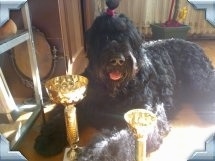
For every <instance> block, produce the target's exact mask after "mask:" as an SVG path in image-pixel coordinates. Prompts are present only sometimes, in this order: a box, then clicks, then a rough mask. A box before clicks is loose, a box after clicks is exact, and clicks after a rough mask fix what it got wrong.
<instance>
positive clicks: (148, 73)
mask: <svg viewBox="0 0 215 161" xmlns="http://www.w3.org/2000/svg"><path fill="white" fill-rule="evenodd" d="M107 5H108V10H107V12H105V13H103V14H102V15H100V16H98V17H97V18H96V19H95V21H94V23H93V25H92V27H91V28H90V29H89V31H88V33H87V56H88V59H89V65H88V67H87V69H86V71H85V73H84V76H86V77H87V78H88V79H89V85H88V89H87V95H86V97H85V98H84V100H83V101H82V102H81V103H80V104H78V105H77V116H78V124H79V127H80V128H83V127H85V126H87V125H90V126H94V127H96V128H100V129H101V128H108V129H113V127H116V128H117V130H119V129H121V128H125V127H126V123H125V121H124V119H123V115H124V113H125V112H127V111H128V110H131V109H134V108H144V109H147V110H150V111H152V112H153V113H155V114H156V115H157V117H158V121H157V125H156V127H155V129H154V131H152V133H151V134H149V136H148V140H147V152H148V153H150V152H151V151H154V150H156V149H157V148H159V146H160V144H161V143H162V138H163V137H164V136H165V135H166V134H168V132H169V124H168V120H169V119H170V118H171V117H172V116H174V113H175V111H177V109H176V107H177V106H178V105H179V104H180V103H181V102H185V101H186V102H187V101H189V102H192V103H195V101H197V100H199V98H202V101H206V102H210V101H211V102H212V98H210V96H211V95H212V93H211V91H213V90H214V87H215V85H214V81H215V79H214V78H215V77H214V69H213V67H212V65H211V63H210V61H209V60H208V58H207V57H206V56H205V55H204V53H203V51H202V49H201V48H200V47H199V46H198V45H196V44H194V43H192V42H188V41H184V40H177V39H170V40H162V41H154V42H144V41H143V39H142V37H141V36H140V35H139V33H138V31H137V29H136V28H135V27H134V25H133V24H132V22H131V21H130V20H129V19H128V18H127V17H126V16H125V15H122V14H119V15H118V14H115V13H114V11H113V9H115V8H116V7H117V6H118V0H115V1H113V0H109V1H107ZM194 93H195V95H194ZM187 98H189V99H187ZM59 109H63V108H59ZM59 109H58V110H59ZM63 117H64V116H63V112H62V114H61V115H60V117H59V118H58V117H55V120H56V122H58V123H54V122H55V121H52V123H50V124H49V123H48V124H47V125H46V126H45V127H44V128H43V129H42V132H41V135H40V136H39V137H38V138H37V140H36V144H35V149H36V150H37V151H38V152H39V153H41V154H44V155H52V154H55V153H57V152H59V151H61V150H62V149H63V148H64V146H66V135H65V125H64V121H63V119H62V118H63ZM60 120H61V121H62V124H60V123H59V121H60ZM50 127H51V128H50ZM46 129H48V130H46ZM50 129H52V131H51V130H50ZM59 129H61V132H60V133H59V132H57V130H59ZM122 133H123V130H122V131H121V132H120V131H119V132H116V133H115V135H117V136H118V140H115V141H111V139H110V138H111V137H112V136H113V135H114V134H112V133H110V134H109V133H107V132H106V133H105V134H104V135H103V136H102V137H100V139H99V140H104V139H105V138H109V141H110V144H109V145H108V146H105V147H106V148H104V149H103V150H105V151H103V152H101V153H100V152H99V151H97V152H96V151H95V149H96V148H95V147H96V143H97V142H98V140H97V141H94V142H93V143H92V144H91V145H90V146H89V147H88V148H87V149H86V150H85V151H84V153H83V155H81V156H80V159H79V160H101V158H100V157H101V156H102V154H103V153H104V152H105V153H109V154H107V155H105V156H106V158H105V157H104V156H103V158H102V160H123V158H122V157H124V156H122V155H120V154H122V151H121V152H119V153H118V154H116V155H113V154H112V152H113V151H115V152H116V150H113V149H118V150H119V147H125V148H126V150H127V151H129V152H130V153H132V152H133V150H134V149H133V147H134V145H133V143H134V141H133V137H132V136H131V134H130V133H129V132H128V131H124V133H123V135H122ZM55 134H57V135H58V136H56V135H55ZM101 138H102V139H101ZM123 138H126V140H127V141H123ZM107 140H108V139H106V141H107ZM59 142H60V143H61V144H59ZM56 144H57V145H56ZM119 144H121V145H119ZM122 144H123V145H122ZM128 144H129V145H131V146H127V147H126V145H128ZM111 149H112V150H111ZM88 154H89V155H88ZM86 156H88V157H87V158H86ZM128 156H129V157H131V158H127V159H126V158H124V160H132V157H133V155H128ZM111 157H112V158H111ZM92 158H93V159H92ZM96 158H97V159H96ZM133 159H134V158H133Z"/></svg>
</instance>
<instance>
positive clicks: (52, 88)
mask: <svg viewBox="0 0 215 161" xmlns="http://www.w3.org/2000/svg"><path fill="white" fill-rule="evenodd" d="M87 84H88V79H87V78H85V77H83V76H80V75H63V76H58V77H55V78H52V79H50V80H48V81H46V83H45V88H46V90H47V93H48V95H49V97H50V100H51V101H52V102H54V103H57V104H59V103H61V104H63V105H64V106H65V109H64V113H65V122H66V131H67V140H68V142H69V144H70V150H69V151H68V152H67V157H68V159H69V160H71V161H74V160H76V159H77V155H78V152H79V148H78V145H77V143H78V141H79V134H78V125H77V119H76V107H75V104H76V103H77V102H79V101H81V100H82V99H83V98H84V96H85V91H86V88H87Z"/></svg>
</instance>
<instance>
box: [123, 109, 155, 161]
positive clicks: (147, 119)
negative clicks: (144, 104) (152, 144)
mask: <svg viewBox="0 0 215 161" xmlns="http://www.w3.org/2000/svg"><path fill="white" fill-rule="evenodd" d="M124 119H125V121H126V122H127V124H128V127H129V128H130V130H131V131H132V133H133V135H134V137H135V153H136V154H135V157H136V158H135V160H136V161H146V160H147V158H146V140H147V137H148V133H149V131H151V130H152V128H154V126H155V125H156V123H157V117H156V115H155V114H153V113H152V112H151V111H148V110H145V109H133V110H130V111H128V112H126V113H125V114H124Z"/></svg>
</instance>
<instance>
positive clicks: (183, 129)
mask: <svg viewBox="0 0 215 161" xmlns="http://www.w3.org/2000/svg"><path fill="white" fill-rule="evenodd" d="M197 43H199V44H200V45H201V46H202V47H203V48H204V50H205V51H206V54H207V55H208V57H209V58H210V59H211V60H212V61H213V62H214V63H215V41H200V42H197ZM213 121H214V122H215V118H214V120H213ZM170 124H171V126H172V128H171V131H170V133H169V135H167V136H166V137H165V138H164V141H163V144H162V145H161V147H160V148H159V150H157V151H155V152H154V153H152V154H151V155H150V156H149V158H148V161H158V160H165V161H173V160H174V161H186V160H187V159H188V158H189V157H190V156H191V155H192V154H193V152H194V151H195V150H202V151H203V150H204V148H205V141H206V140H207V139H208V138H209V137H210V136H211V135H212V134H213V132H215V124H212V123H209V122H206V121H204V120H203V119H201V118H200V117H199V116H198V115H197V114H196V113H195V111H194V110H193V107H192V106H190V105H184V106H183V107H182V109H181V111H180V112H179V113H178V114H177V116H176V117H175V119H174V120H173V121H172V122H171V123H170ZM40 125H41V124H40V119H39V120H38V121H37V123H36V124H35V125H34V126H33V127H32V129H31V130H30V131H29V133H28V135H27V136H26V137H25V139H24V140H23V142H22V144H21V145H20V148H19V150H20V152H21V153H22V154H23V155H24V156H25V157H26V158H27V159H28V161H62V160H63V153H61V154H59V155H57V156H54V157H48V158H45V157H42V156H40V155H38V154H37V153H36V152H35V151H34V149H33V144H34V140H35V138H36V136H37V135H38V134H39V131H40ZM95 132H96V131H95V130H94V129H93V128H88V129H85V131H84V132H83V133H82V134H81V135H80V144H81V145H86V144H87V143H88V141H89V140H90V138H91V137H92V136H93V135H94V134H95ZM161 158H162V159H161Z"/></svg>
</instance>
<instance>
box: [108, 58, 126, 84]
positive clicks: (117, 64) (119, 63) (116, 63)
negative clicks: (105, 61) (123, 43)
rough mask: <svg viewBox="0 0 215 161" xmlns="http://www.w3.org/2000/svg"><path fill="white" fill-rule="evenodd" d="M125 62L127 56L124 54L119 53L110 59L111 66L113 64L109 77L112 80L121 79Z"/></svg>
mask: <svg viewBox="0 0 215 161" xmlns="http://www.w3.org/2000/svg"><path fill="white" fill-rule="evenodd" d="M124 64H125V57H124V56H123V55H119V56H117V57H113V58H111V59H110V61H109V66H111V68H112V70H111V71H110V72H109V78H110V79H111V80H114V81H116V80H119V79H121V78H122V77H123V73H122V72H121V70H120V69H121V68H122V67H123V66H124Z"/></svg>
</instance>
